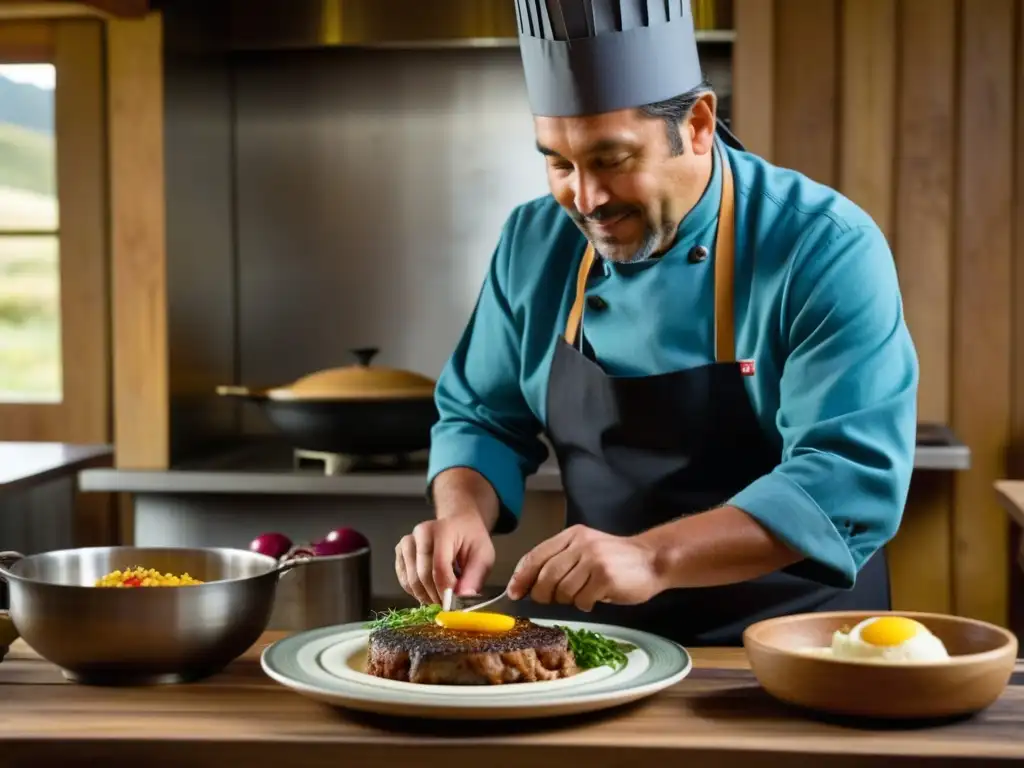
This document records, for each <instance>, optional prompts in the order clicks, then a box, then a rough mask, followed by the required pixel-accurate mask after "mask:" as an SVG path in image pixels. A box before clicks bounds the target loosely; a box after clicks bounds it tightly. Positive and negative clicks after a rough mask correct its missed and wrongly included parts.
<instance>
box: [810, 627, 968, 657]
mask: <svg viewBox="0 0 1024 768" xmlns="http://www.w3.org/2000/svg"><path fill="white" fill-rule="evenodd" d="M808 651H810V652H811V653H814V654H816V655H831V656H832V658H834V659H838V660H840V661H873V662H878V663H882V664H905V663H915V662H925V663H935V662H944V661H949V651H947V650H946V646H945V645H944V644H943V642H942V641H941V640H940V639H939V638H937V637H936V636H935V635H934V634H932V632H931V630H929V629H928V627H926V626H925V625H924V624H922V623H921V622H919V621H915V620H914V619H909V618H907V617H905V616H872V617H871V618H868V619H864V620H863V621H861V622H860V623H858V624H855V625H854V626H853V628H852V629H850V630H849V631H848V632H844V631H843V630H842V629H838V630H836V631H835V632H834V633H833V634H832V645H831V646H829V647H827V648H819V647H813V646H812V647H811V648H809V649H808Z"/></svg>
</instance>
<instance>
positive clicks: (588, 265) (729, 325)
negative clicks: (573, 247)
mask: <svg viewBox="0 0 1024 768" xmlns="http://www.w3.org/2000/svg"><path fill="white" fill-rule="evenodd" d="M715 153H716V154H717V156H718V162H719V164H720V165H721V167H722V197H721V200H720V201H719V204H718V233H717V235H716V237H715V361H716V362H719V363H731V362H734V361H735V359H736V328H735V325H734V322H735V306H734V303H733V301H734V297H733V284H734V282H735V252H734V247H735V231H736V227H735V218H736V217H735V213H736V205H735V203H736V197H735V194H734V191H733V176H732V167H731V166H730V165H729V158H727V157H726V156H725V155H724V154H723V153H722V152H721V151H719V149H718V146H717V145H716V146H715ZM595 258H596V253H595V252H594V246H593V245H592V244H591V243H587V250H586V251H584V253H583V260H582V261H581V262H580V269H579V272H577V273H576V298H575V299H574V301H573V303H572V308H571V309H570V310H569V318H568V320H567V321H566V323H565V340H566V341H567V342H568V343H569V344H570V345H573V346H575V344H576V335H577V334H578V333H579V329H580V321H581V320H582V318H583V302H584V300H585V299H586V290H587V278H588V277H590V270H591V269H592V268H593V266H594V259H595Z"/></svg>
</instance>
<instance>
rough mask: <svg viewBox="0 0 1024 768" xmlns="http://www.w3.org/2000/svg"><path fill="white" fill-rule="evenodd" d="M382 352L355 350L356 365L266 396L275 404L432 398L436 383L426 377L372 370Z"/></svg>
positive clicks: (331, 370)
mask: <svg viewBox="0 0 1024 768" xmlns="http://www.w3.org/2000/svg"><path fill="white" fill-rule="evenodd" d="M379 351H380V350H379V349H376V348H373V347H366V348H362V349H354V350H352V354H353V355H355V357H356V359H357V361H358V362H357V363H356V364H354V365H347V366H344V367H341V368H328V369H326V370H323V371H317V372H316V373H311V374H309V375H307V376H303V377H302V378H301V379H298V380H297V381H295V382H293V383H292V384H289V385H288V386H285V387H277V388H275V389H271V390H270V391H268V392H267V397H270V398H271V399H273V400H402V399H410V398H424V397H426V398H431V397H433V396H434V387H435V385H436V382H435V381H434V380H433V379H430V378H428V377H426V376H422V375H421V374H418V373H413V372H412V371H403V370H400V369H398V368H387V367H383V366H373V365H370V362H371V361H372V360H373V358H374V357H375V356H376V355H377V353H378V352H379Z"/></svg>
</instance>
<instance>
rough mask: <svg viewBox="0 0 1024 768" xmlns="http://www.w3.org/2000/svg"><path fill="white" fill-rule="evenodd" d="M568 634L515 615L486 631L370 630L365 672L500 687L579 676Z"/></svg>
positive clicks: (432, 627)
mask: <svg viewBox="0 0 1024 768" xmlns="http://www.w3.org/2000/svg"><path fill="white" fill-rule="evenodd" d="M577 671H578V669H577V667H576V659H575V658H574V657H573V654H572V651H571V650H570V649H569V640H568V638H567V637H566V636H565V633H564V632H562V630H560V629H555V628H554V627H541V626H538V625H537V624H534V623H533V622H532V621H530V620H529V619H516V624H515V626H514V627H513V628H512V629H510V630H509V631H508V632H501V633H497V634H486V633H482V632H466V631H458V630H452V629H445V628H444V627H440V626H438V625H436V624H421V625H417V626H412V627H404V628H401V629H378V630H376V631H375V632H373V633H371V634H370V641H369V648H368V649H367V655H366V672H367V674H370V675H374V676H376V677H384V678H387V679H389V680H400V681H402V682H408V683H427V684H430V685H502V684H504V683H533V682H537V681H539V680H556V679H558V678H561V677H569V676H571V675H574V674H576V672H577Z"/></svg>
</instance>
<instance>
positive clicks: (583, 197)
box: [575, 173, 610, 217]
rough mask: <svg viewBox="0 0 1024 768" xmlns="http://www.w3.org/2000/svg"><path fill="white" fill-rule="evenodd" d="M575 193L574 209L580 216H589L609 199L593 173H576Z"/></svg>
mask: <svg viewBox="0 0 1024 768" xmlns="http://www.w3.org/2000/svg"><path fill="white" fill-rule="evenodd" d="M575 193H576V194H575V204H576V210H577V211H579V213H580V215H581V216H587V217H589V216H590V215H591V214H593V213H594V211H596V210H597V209H598V208H600V207H601V206H602V205H604V204H605V203H607V202H608V200H609V199H610V196H609V194H608V192H607V191H605V189H604V188H603V187H602V186H601V183H600V181H599V180H598V179H597V178H596V177H595V176H594V175H593V174H584V173H577V174H576V189H575Z"/></svg>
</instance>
